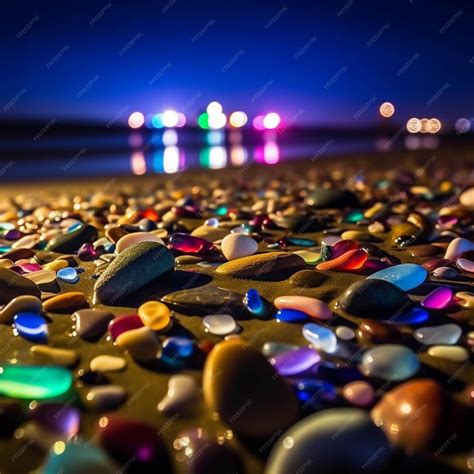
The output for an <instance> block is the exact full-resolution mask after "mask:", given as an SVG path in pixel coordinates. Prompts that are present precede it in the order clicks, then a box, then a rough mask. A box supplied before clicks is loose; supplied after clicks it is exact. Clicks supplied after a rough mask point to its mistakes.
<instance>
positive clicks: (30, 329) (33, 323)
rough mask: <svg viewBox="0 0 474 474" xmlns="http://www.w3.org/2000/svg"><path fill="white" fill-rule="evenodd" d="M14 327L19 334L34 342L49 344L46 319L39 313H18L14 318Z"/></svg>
mask: <svg viewBox="0 0 474 474" xmlns="http://www.w3.org/2000/svg"><path fill="white" fill-rule="evenodd" d="M13 326H14V328H15V329H16V331H17V332H18V334H19V335H20V336H22V337H24V338H25V339H28V340H29V341H33V342H40V343H46V342H48V325H47V323H46V319H44V318H43V316H41V314H38V313H30V312H24V313H18V314H16V315H15V316H14V317H13Z"/></svg>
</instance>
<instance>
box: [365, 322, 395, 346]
mask: <svg viewBox="0 0 474 474" xmlns="http://www.w3.org/2000/svg"><path fill="white" fill-rule="evenodd" d="M356 335H357V340H358V341H359V343H360V344H361V345H364V346H365V345H375V344H387V343H400V342H403V339H404V336H403V333H402V332H401V331H400V330H399V329H398V328H397V327H396V326H393V325H392V324H389V323H386V322H383V321H373V320H371V319H364V320H362V321H361V322H360V324H359V326H358V327H357V330H356Z"/></svg>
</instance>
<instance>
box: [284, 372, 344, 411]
mask: <svg viewBox="0 0 474 474" xmlns="http://www.w3.org/2000/svg"><path fill="white" fill-rule="evenodd" d="M291 382H292V384H293V386H294V388H295V389H296V390H297V396H298V399H299V400H300V401H301V402H303V404H302V406H301V408H302V409H303V410H306V409H308V408H313V409H316V410H318V409H320V408H321V404H324V403H325V402H327V401H334V400H335V399H336V398H337V389H336V387H335V386H334V385H333V384H332V383H330V382H326V381H324V380H320V379H313V378H304V377H298V378H292V379H291Z"/></svg>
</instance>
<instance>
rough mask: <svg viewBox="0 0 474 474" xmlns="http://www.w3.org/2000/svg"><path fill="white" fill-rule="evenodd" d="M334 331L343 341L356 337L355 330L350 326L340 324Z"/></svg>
mask: <svg viewBox="0 0 474 474" xmlns="http://www.w3.org/2000/svg"><path fill="white" fill-rule="evenodd" d="M334 332H335V333H336V336H337V337H338V338H339V339H341V340H342V341H351V340H352V339H354V338H355V331H354V330H353V329H352V328H350V327H349V326H338V327H337V328H336V329H335V330H334Z"/></svg>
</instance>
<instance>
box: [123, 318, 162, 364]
mask: <svg viewBox="0 0 474 474" xmlns="http://www.w3.org/2000/svg"><path fill="white" fill-rule="evenodd" d="M115 342H116V343H117V345H118V346H120V347H121V348H122V349H126V350H127V351H128V352H129V354H130V355H131V356H132V357H133V359H134V360H136V361H137V362H150V361H151V360H153V359H155V358H156V356H157V354H158V351H159V349H160V344H159V342H158V339H157V337H156V335H155V333H154V331H152V330H151V329H149V328H147V327H145V326H144V327H142V328H138V329H131V330H130V331H126V332H124V333H122V334H120V336H118V337H117V339H116V340H115Z"/></svg>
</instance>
